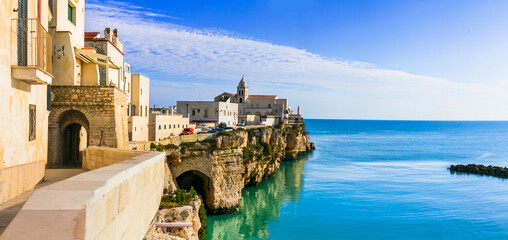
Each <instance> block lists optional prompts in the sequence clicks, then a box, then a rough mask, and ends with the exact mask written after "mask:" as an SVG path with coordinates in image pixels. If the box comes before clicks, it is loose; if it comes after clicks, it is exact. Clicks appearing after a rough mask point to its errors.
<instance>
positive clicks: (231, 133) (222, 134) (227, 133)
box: [215, 131, 235, 137]
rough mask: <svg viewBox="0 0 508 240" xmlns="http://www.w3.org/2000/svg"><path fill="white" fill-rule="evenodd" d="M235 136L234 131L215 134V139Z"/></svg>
mask: <svg viewBox="0 0 508 240" xmlns="http://www.w3.org/2000/svg"><path fill="white" fill-rule="evenodd" d="M233 135H235V134H234V133H233V131H222V132H218V133H217V134H215V137H219V136H228V137H231V136H233Z"/></svg>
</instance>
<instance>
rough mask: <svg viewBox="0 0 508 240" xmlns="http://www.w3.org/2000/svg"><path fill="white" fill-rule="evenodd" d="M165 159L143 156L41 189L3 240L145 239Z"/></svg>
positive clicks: (161, 183)
mask: <svg viewBox="0 0 508 240" xmlns="http://www.w3.org/2000/svg"><path fill="white" fill-rule="evenodd" d="M103 150H104V151H109V150H110V149H103ZM165 159H166V158H165V155H164V153H159V152H144V154H142V155H138V156H135V157H132V158H130V159H128V160H125V161H122V162H119V163H116V164H113V165H110V166H106V167H103V168H99V169H96V170H93V171H89V172H85V173H82V174H79V175H77V176H74V177H71V178H68V179H66V180H64V181H60V182H57V183H55V184H51V185H49V186H46V187H43V188H40V189H37V190H36V191H35V192H34V193H33V194H32V196H31V197H30V198H29V199H28V201H27V202H26V203H25V205H24V206H23V208H22V209H21V211H20V212H19V213H18V215H17V216H16V217H15V218H14V220H13V221H12V222H11V224H10V225H9V226H8V227H7V229H6V230H5V231H4V233H3V234H2V236H0V239H10V240H12V239H107V240H113V239H136V240H137V239H142V238H143V236H145V234H146V232H147V231H148V229H149V227H150V223H151V222H152V219H153V218H154V216H155V213H156V212H157V210H158V208H159V203H160V199H161V196H162V191H163V187H164V182H165V181H166V180H165V176H166V173H165V165H166V161H165Z"/></svg>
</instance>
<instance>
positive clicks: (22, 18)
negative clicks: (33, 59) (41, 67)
mask: <svg viewBox="0 0 508 240" xmlns="http://www.w3.org/2000/svg"><path fill="white" fill-rule="evenodd" d="M27 2H28V0H18V19H19V20H18V65H19V66H26V65H27V60H28V59H27V55H28V54H27V40H28V39H27V32H28V29H27V28H28V20H27V18H28V14H27V13H28V9H27V8H28V3H27Z"/></svg>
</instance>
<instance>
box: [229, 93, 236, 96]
mask: <svg viewBox="0 0 508 240" xmlns="http://www.w3.org/2000/svg"><path fill="white" fill-rule="evenodd" d="M227 94H231V95H232V96H236V94H234V93H230V92H227Z"/></svg>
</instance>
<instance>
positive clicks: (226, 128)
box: [224, 127, 234, 131]
mask: <svg viewBox="0 0 508 240" xmlns="http://www.w3.org/2000/svg"><path fill="white" fill-rule="evenodd" d="M233 129H234V128H232V127H225V128H224V130H226V131H227V130H233Z"/></svg>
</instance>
